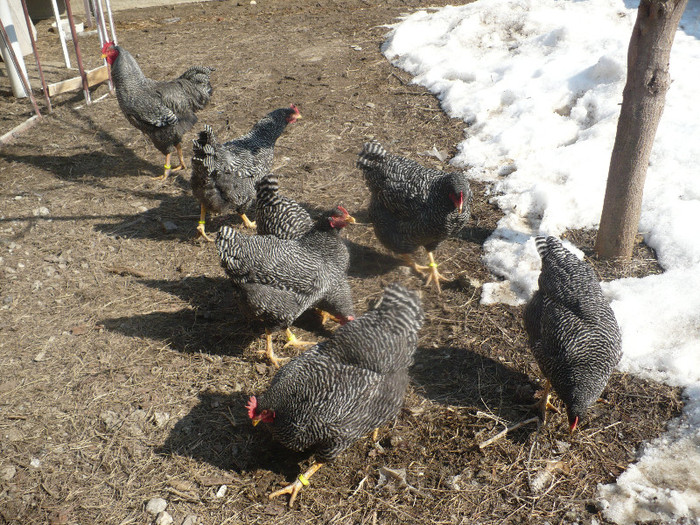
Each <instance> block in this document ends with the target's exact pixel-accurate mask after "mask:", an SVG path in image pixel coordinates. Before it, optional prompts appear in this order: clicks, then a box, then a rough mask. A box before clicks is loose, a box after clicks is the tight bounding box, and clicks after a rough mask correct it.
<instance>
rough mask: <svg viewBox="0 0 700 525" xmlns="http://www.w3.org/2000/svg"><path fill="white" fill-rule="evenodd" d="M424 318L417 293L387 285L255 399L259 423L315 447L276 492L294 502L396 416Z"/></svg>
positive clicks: (289, 440) (297, 444)
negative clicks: (329, 465) (301, 469)
mask: <svg viewBox="0 0 700 525" xmlns="http://www.w3.org/2000/svg"><path fill="white" fill-rule="evenodd" d="M422 323H423V311H422V309H421V304H420V298H419V296H418V294H417V293H416V292H411V291H408V290H407V289H406V288H404V287H403V286H401V285H398V284H392V285H389V286H388V287H387V288H386V290H385V291H384V296H383V297H382V299H381V301H380V303H379V304H378V305H377V306H376V307H375V308H374V309H372V310H369V311H368V312H367V313H365V314H364V315H362V316H361V317H359V318H358V319H356V320H354V321H352V322H350V323H348V324H346V325H344V326H341V327H340V328H338V330H337V331H336V332H335V334H334V335H333V336H332V337H331V338H330V339H329V340H327V341H324V342H322V343H320V344H318V345H316V346H315V347H313V348H311V349H309V350H307V351H306V352H304V353H303V354H301V355H300V356H298V357H296V358H294V359H292V360H291V361H290V362H289V363H287V364H286V365H285V366H284V367H282V369H280V371H279V372H277V374H276V375H275V377H273V379H272V382H271V383H270V386H269V388H268V389H267V391H265V393H263V394H262V395H260V396H259V397H257V398H256V397H255V396H253V397H251V398H250V400H249V402H248V405H247V408H248V416H249V417H250V418H251V419H252V422H253V425H256V424H257V423H258V422H260V421H263V422H265V423H269V424H270V428H271V430H272V433H273V435H274V437H275V438H276V439H277V440H278V441H279V442H280V443H282V444H283V445H284V446H285V447H288V448H290V449H292V450H296V451H306V450H311V451H313V452H314V454H315V462H314V463H313V464H312V465H311V467H310V468H309V469H308V470H307V471H306V472H305V473H304V474H301V475H300V476H299V477H298V479H297V480H296V481H295V482H294V483H292V484H290V485H288V486H287V487H285V488H283V489H281V490H278V491H276V492H273V493H272V494H270V496H269V497H270V498H274V497H277V496H279V495H282V494H290V495H291V497H290V500H289V505H290V506H291V505H292V504H293V503H294V499H295V498H296V496H297V494H298V492H299V490H301V488H302V486H303V485H308V484H309V482H308V478H310V477H311V476H312V475H313V474H314V473H315V472H316V471H317V470H318V469H319V468H320V467H321V466H322V465H323V464H324V463H326V462H328V461H331V460H332V459H334V458H335V457H337V456H338V455H339V454H340V453H341V452H343V451H344V450H345V449H347V448H348V447H349V446H350V445H352V444H353V443H354V442H355V441H356V440H358V439H359V438H361V437H362V436H365V435H367V434H368V433H369V432H371V431H372V430H373V429H376V428H377V427H379V426H381V425H383V424H384V423H386V422H387V421H390V420H391V419H393V418H394V417H395V416H396V414H397V413H398V411H399V409H400V408H401V405H402V404H403V398H404V394H405V392H406V387H407V385H408V382H409V376H408V368H409V367H410V366H411V364H412V363H413V354H414V353H415V350H416V344H417V341H418V330H420V328H421V325H422Z"/></svg>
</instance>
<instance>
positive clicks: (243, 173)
mask: <svg viewBox="0 0 700 525" xmlns="http://www.w3.org/2000/svg"><path fill="white" fill-rule="evenodd" d="M300 118H301V114H300V113H299V110H298V109H297V108H296V106H295V105H294V104H292V105H291V106H290V107H288V108H281V109H276V110H274V111H272V112H270V113H268V114H267V115H266V116H265V117H263V118H262V119H261V120H260V121H258V123H257V124H255V126H253V129H251V130H250V131H249V132H248V133H247V134H246V135H243V136H242V137H239V138H237V139H234V140H231V141H229V142H225V143H223V144H220V143H219V142H218V141H217V140H216V137H215V136H214V131H213V130H212V128H211V127H210V126H205V127H204V131H202V132H200V134H199V137H198V138H197V139H195V140H194V156H193V157H192V179H191V180H190V183H191V185H192V193H193V194H194V196H195V197H196V198H197V200H198V201H199V203H200V216H199V225H198V226H197V231H198V232H199V235H200V236H201V237H204V238H205V239H206V240H208V241H212V240H213V239H211V238H210V237H209V236H208V235H207V234H206V230H205V228H204V226H205V218H206V213H207V211H211V212H214V213H222V212H226V211H229V210H232V211H235V212H236V213H238V214H239V215H240V216H241V219H242V220H243V223H244V224H245V225H246V226H247V227H248V228H255V223H254V222H252V221H251V220H250V219H248V217H247V216H246V211H248V210H249V209H250V208H251V207H252V205H253V201H254V200H255V185H256V184H257V183H258V182H259V181H260V179H262V178H263V177H264V176H265V175H267V174H268V173H269V171H270V168H271V166H272V160H273V156H274V148H275V143H276V142H277V139H278V138H279V137H280V135H282V133H283V132H284V130H285V129H286V127H287V124H290V123H293V122H296V121H297V120H298V119H300Z"/></svg>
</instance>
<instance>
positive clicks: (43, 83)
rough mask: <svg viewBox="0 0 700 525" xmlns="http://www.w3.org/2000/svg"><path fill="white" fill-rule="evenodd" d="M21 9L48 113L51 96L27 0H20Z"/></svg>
mask: <svg viewBox="0 0 700 525" xmlns="http://www.w3.org/2000/svg"><path fill="white" fill-rule="evenodd" d="M22 9H23V10H24V20H25V21H26V22H27V31H28V32H29V40H31V42H32V51H34V59H35V60H36V67H37V69H38V70H39V78H40V79H41V87H42V89H43V90H44V97H45V98H46V107H47V108H48V110H49V113H51V111H52V110H53V108H52V107H51V98H49V90H48V88H47V87H46V80H44V70H43V69H42V68H41V61H40V60H39V52H38V51H37V49H36V40H34V33H33V32H32V20H31V18H29V11H28V10H27V0H22Z"/></svg>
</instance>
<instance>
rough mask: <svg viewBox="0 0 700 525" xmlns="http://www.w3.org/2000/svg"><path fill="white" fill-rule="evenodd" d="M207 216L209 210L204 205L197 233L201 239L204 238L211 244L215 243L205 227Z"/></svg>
mask: <svg viewBox="0 0 700 525" xmlns="http://www.w3.org/2000/svg"><path fill="white" fill-rule="evenodd" d="M206 216H207V209H206V208H205V207H204V204H202V205H201V206H200V212H199V224H197V233H198V236H199V237H204V238H205V239H206V240H207V241H209V242H214V239H212V238H211V237H209V236H208V235H207V232H206V231H205V229H204V226H205V225H206V223H207V221H206V220H205V219H206Z"/></svg>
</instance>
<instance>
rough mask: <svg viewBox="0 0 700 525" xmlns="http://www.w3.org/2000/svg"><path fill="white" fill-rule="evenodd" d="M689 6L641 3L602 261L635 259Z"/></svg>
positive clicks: (603, 225)
mask: <svg viewBox="0 0 700 525" xmlns="http://www.w3.org/2000/svg"><path fill="white" fill-rule="evenodd" d="M687 3H688V0H641V2H640V4H639V9H638V11H637V21H636V22H635V24H634V29H633V30H632V38H631V39H630V46H629V50H628V52H627V84H625V89H624V91H623V92H622V108H621V110H620V119H619V120H618V122H617V135H616V136H615V145H614V146H613V151H612V156H611V158H610V169H609V171H608V183H607V187H606V189H605V202H604V204H603V213H602V215H601V218H600V229H599V230H598V237H597V239H596V245H595V251H596V252H597V254H598V256H599V257H600V258H602V259H622V260H628V259H629V258H630V257H631V256H632V248H633V247H634V242H635V238H636V235H637V229H638V226H639V217H640V215H641V209H642V193H643V190H644V180H645V178H646V174H647V167H648V165H649V156H650V155H651V147H652V145H653V143H654V137H655V135H656V129H657V127H658V125H659V120H660V119H661V113H662V112H663V110H664V102H665V100H666V91H668V88H669V85H670V77H669V74H668V64H669V57H670V55H671V45H672V44H673V37H674V36H675V34H676V29H677V28H678V23H679V22H680V19H681V15H682V14H683V11H684V10H685V6H686V4H687ZM686 67H693V66H692V65H691V64H687V65H686Z"/></svg>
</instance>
